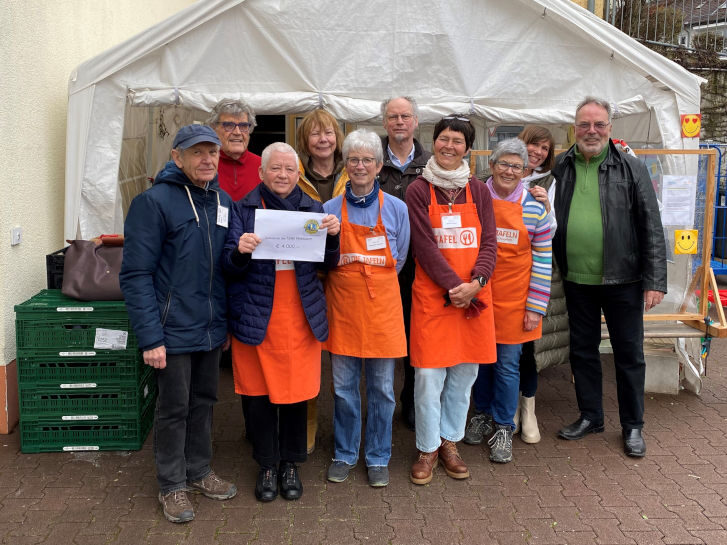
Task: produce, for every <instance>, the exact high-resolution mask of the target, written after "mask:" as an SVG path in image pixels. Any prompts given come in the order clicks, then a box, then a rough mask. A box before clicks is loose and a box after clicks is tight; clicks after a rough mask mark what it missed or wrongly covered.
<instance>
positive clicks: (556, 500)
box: [531, 485, 574, 507]
mask: <svg viewBox="0 0 727 545" xmlns="http://www.w3.org/2000/svg"><path fill="white" fill-rule="evenodd" d="M531 488H532V489H534V490H535V491H536V492H537V494H538V502H539V504H540V506H541V507H570V506H572V505H574V503H573V501H572V499H571V498H566V497H565V496H564V495H563V488H562V487H561V486H559V485H555V486H533V487H531Z"/></svg>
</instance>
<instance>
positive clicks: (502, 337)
mask: <svg viewBox="0 0 727 545" xmlns="http://www.w3.org/2000/svg"><path fill="white" fill-rule="evenodd" d="M492 208H493V209H494V210H495V225H497V265H495V272H494V273H492V280H491V282H490V283H491V284H492V299H493V300H494V302H495V334H496V337H497V342H498V343H499V344H520V343H524V342H527V341H533V340H535V339H539V338H540V337H541V335H542V326H543V320H540V323H539V324H538V327H536V328H535V329H534V330H533V331H525V330H524V329H523V322H524V320H525V303H526V302H527V300H528V291H529V288H530V273H531V271H532V267H533V251H532V247H531V245H530V238H529V236H528V229H527V227H525V223H524V222H523V207H522V204H520V203H514V202H508V201H501V200H499V199H492Z"/></svg>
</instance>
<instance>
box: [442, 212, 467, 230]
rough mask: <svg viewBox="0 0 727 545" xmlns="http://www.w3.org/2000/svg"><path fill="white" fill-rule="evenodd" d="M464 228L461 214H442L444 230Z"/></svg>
mask: <svg viewBox="0 0 727 545" xmlns="http://www.w3.org/2000/svg"><path fill="white" fill-rule="evenodd" d="M458 227H462V216H460V215H459V214H442V228H443V229H457V228H458Z"/></svg>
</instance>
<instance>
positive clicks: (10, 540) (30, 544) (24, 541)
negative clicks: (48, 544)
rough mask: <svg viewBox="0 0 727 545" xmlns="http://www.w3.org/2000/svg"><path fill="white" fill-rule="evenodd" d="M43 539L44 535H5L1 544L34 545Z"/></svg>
mask: <svg viewBox="0 0 727 545" xmlns="http://www.w3.org/2000/svg"><path fill="white" fill-rule="evenodd" d="M44 540H45V536H15V535H10V536H6V537H5V539H4V540H3V545H36V544H37V543H42V542H43V541H44Z"/></svg>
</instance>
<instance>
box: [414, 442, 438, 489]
mask: <svg viewBox="0 0 727 545" xmlns="http://www.w3.org/2000/svg"><path fill="white" fill-rule="evenodd" d="M418 453H419V456H417V459H416V462H414V465H412V466H411V474H410V475H409V478H410V479H411V482H413V483H414V484H429V483H430V482H432V476H433V475H434V468H435V467H437V458H438V457H439V453H438V451H436V450H435V451H434V452H422V451H421V450H420V451H418Z"/></svg>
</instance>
